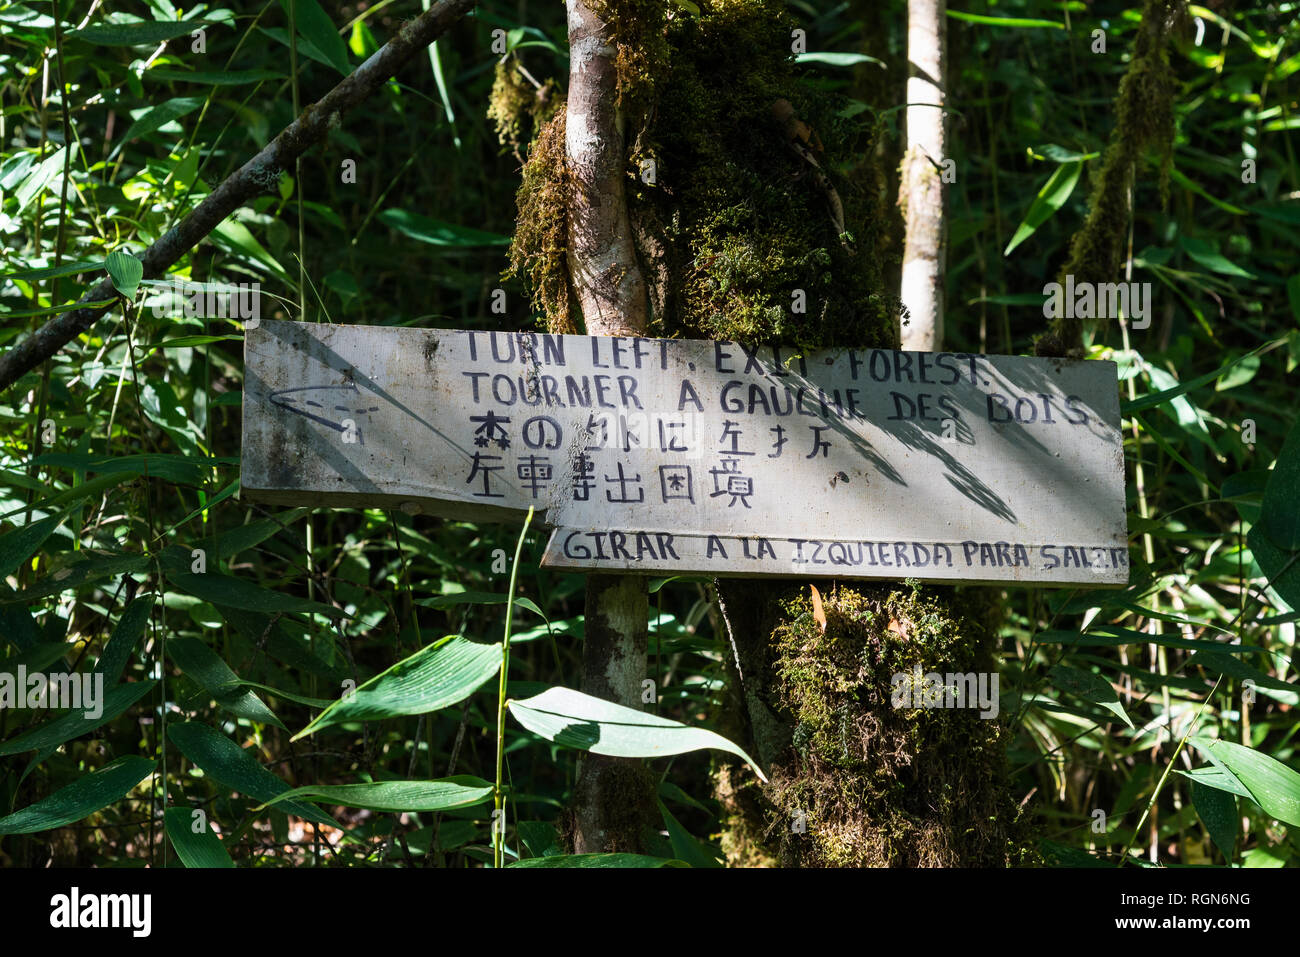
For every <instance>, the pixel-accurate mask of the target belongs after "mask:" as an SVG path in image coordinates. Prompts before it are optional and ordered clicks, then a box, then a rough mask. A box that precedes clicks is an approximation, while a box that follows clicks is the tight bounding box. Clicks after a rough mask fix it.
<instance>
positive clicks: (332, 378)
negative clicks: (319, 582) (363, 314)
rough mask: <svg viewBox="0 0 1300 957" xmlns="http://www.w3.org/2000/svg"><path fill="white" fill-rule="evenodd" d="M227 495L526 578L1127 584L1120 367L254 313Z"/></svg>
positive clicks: (943, 354)
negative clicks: (529, 557)
mask: <svg viewBox="0 0 1300 957" xmlns="http://www.w3.org/2000/svg"><path fill="white" fill-rule="evenodd" d="M245 350H246V351H245V358H246V369H245V386H244V449H243V473H242V477H241V479H242V494H243V495H244V496H245V497H246V498H249V499H251V500H253V501H261V502H268V503H278V504H293V505H301V504H309V505H318V506H345V507H346V506H383V507H400V508H403V509H405V510H407V511H409V512H427V513H430V514H438V515H444V516H447V517H451V518H460V519H468V520H494V519H510V518H516V517H520V516H522V514H523V512H524V511H525V510H526V509H527V508H528V507H529V506H536V507H537V508H538V509H539V510H544V511H545V513H546V516H545V517H546V520H547V521H548V522H549V523H550V524H551V525H553V526H555V530H554V532H553V533H552V535H551V539H550V542H549V544H548V546H547V549H546V554H545V557H544V558H543V564H544V565H549V566H555V567H562V568H575V569H602V570H607V571H615V570H626V571H633V572H653V573H664V572H668V573H674V574H690V573H696V574H709V575H721V576H746V577H748V576H762V575H770V576H793V577H814V576H816V577H835V578H916V579H921V580H934V581H969V582H1025V583H1029V582H1039V583H1045V584H1054V585H1065V584H1076V583H1077V584H1086V585H1112V586H1114V585H1123V584H1126V583H1127V581H1128V548H1127V529H1126V522H1125V511H1124V461H1123V444H1122V440H1121V435H1120V428H1119V390H1118V388H1117V376H1116V367H1115V365H1114V363H1111V362H1100V361H1068V360H1058V359H1036V358H1023V357H1015V356H978V355H969V354H963V353H950V352H939V353H921V352H894V351H891V350H872V349H861V350H851V349H841V350H834V351H824V352H809V353H806V354H802V353H798V352H796V351H794V350H792V349H789V348H783V347H771V346H764V347H749V346H744V345H740V344H738V343H731V342H717V343H715V342H697V341H687V340H667V339H639V338H606V337H594V336H553V335H543V334H535V333H486V332H467V331H448V330H422V329H405V328H391V327H376V326H347V325H317V324H308V323H295V322H272V321H264V322H263V323H262V324H261V325H260V327H259V328H258V329H256V330H251V331H249V333H248V336H247V340H246V347H245Z"/></svg>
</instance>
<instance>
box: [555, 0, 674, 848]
mask: <svg viewBox="0 0 1300 957" xmlns="http://www.w3.org/2000/svg"><path fill="white" fill-rule="evenodd" d="M568 11H569V50H570V73H569V95H568V101H567V106H566V116H565V141H564V147H565V149H564V153H565V167H566V169H567V170H568V176H567V179H568V182H569V185H570V191H569V196H568V203H567V210H566V215H567V235H568V237H569V243H568V269H569V276H570V277H571V282H572V293H573V298H574V299H575V300H576V302H577V304H578V309H579V311H580V314H581V315H582V318H583V321H584V323H585V325H586V329H587V332H588V334H590V335H597V336H602V335H603V336H618V335H645V332H646V286H645V279H644V278H643V277H642V274H641V269H640V266H639V265H638V262H637V257H636V254H635V251H634V249H633V246H632V233H631V226H630V225H629V222H628V214H627V202H626V199H625V196H624V189H623V168H624V149H623V123H624V120H623V116H622V114H621V111H620V110H619V109H618V105H617V97H616V87H617V83H618V75H617V71H616V69H615V65H614V55H615V49H614V46H613V44H612V41H611V31H610V27H609V24H608V23H606V22H605V21H604V20H602V19H601V18H600V17H599V16H597V15H596V13H595V12H594V11H593V10H592V9H591V7H590V6H589V5H588V4H587V3H586V2H585V0H569V5H568ZM586 599H587V600H586V615H585V618H586V629H585V635H584V638H583V650H582V666H583V677H582V690H583V691H584V692H586V693H587V694H591V695H595V696H597V697H601V698H605V699H607V700H609V701H615V702H617V703H619V704H621V705H626V706H627V707H630V708H639V707H640V706H641V682H642V680H643V679H644V678H645V673H646V639H647V628H648V622H649V600H648V596H647V594H646V581H645V578H644V577H642V576H639V575H589V576H588V577H587V595H586ZM654 807H655V804H654V780H653V777H652V776H651V775H650V774H649V773H648V771H647V769H646V768H645V767H644V766H643V765H642V763H641V762H639V761H632V760H627V759H621V758H611V757H605V756H603V755H598V754H587V755H583V756H582V758H581V759H580V760H579V762H578V777H577V782H576V785H575V788H574V802H573V807H572V809H571V813H570V816H569V828H568V830H569V832H570V835H571V839H572V844H573V850H574V852H575V853H578V854H587V853H602V852H631V853H636V852H638V851H640V850H642V846H643V839H642V835H643V832H644V830H645V828H646V827H647V826H649V825H650V823H651V822H652V821H653V813H654Z"/></svg>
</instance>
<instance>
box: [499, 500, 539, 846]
mask: <svg viewBox="0 0 1300 957" xmlns="http://www.w3.org/2000/svg"><path fill="white" fill-rule="evenodd" d="M532 522H533V508H532V506H529V508H528V514H527V515H526V516H524V527H523V529H521V530H520V532H519V541H517V542H516V543H515V560H514V563H513V564H512V565H511V566H510V591H508V592H507V593H506V633H505V637H504V638H503V639H502V641H501V676H500V678H499V679H498V684H497V776H496V787H495V789H494V790H493V792H492V807H493V814H492V866H493V867H501V866H502V854H503V852H504V845H505V817H504V814H505V812H504V810H503V808H504V804H505V792H504V789H503V788H502V786H501V769H502V767H503V766H504V764H505V754H506V678H507V675H508V673H509V671H510V626H511V620H510V619H511V616H512V615H513V614H514V610H515V578H516V576H517V575H518V574H519V556H520V555H521V554H522V553H523V550H524V537H525V536H526V535H527V534H528V526H529V525H531V524H532Z"/></svg>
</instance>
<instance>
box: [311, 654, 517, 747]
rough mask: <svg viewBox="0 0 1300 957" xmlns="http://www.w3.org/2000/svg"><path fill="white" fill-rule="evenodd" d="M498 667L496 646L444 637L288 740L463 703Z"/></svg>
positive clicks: (499, 658) (391, 669) (340, 703)
mask: <svg viewBox="0 0 1300 957" xmlns="http://www.w3.org/2000/svg"><path fill="white" fill-rule="evenodd" d="M500 667H501V645H500V643H497V644H493V645H481V644H478V643H477V642H473V641H469V640H468V639H465V638H460V637H457V636H455V635H449V636H447V637H446V638H443V639H442V640H441V641H438V642H436V643H434V644H432V645H429V646H428V647H426V648H422V649H420V650H419V651H417V652H416V653H415V654H413V655H411V656H410V657H408V658H404V659H402V660H401V661H399V662H398V663H397V664H395V665H393V666H392V667H391V668H389V669H388V670H387V671H385V672H383V673H382V674H379V675H376V676H375V677H374V678H371V679H370V680H369V681H367V682H366V683H365V684H363V685H362V686H361V687H359V688H357V689H356V691H354V692H352V693H351V694H349V695H347V696H346V697H344V698H342V699H340V700H339V701H336V702H335V703H334V704H332V705H330V706H329V707H328V708H326V709H325V710H324V711H322V712H321V713H320V714H318V715H317V716H316V717H315V719H314V720H313V721H312V722H311V723H310V724H308V725H307V727H305V728H303V729H302V730H301V731H299V732H298V733H297V734H296V735H294V736H293V739H292V740H294V741H297V740H298V739H299V738H301V737H304V736H306V735H310V734H315V733H316V732H317V731H320V730H321V729H323V728H328V727H329V726H330V725H333V724H338V723H340V722H342V721H370V720H374V719H376V718H393V717H398V716H400V715H406V714H425V713H427V712H429V711H437V710H438V709H440V708H445V707H447V706H448V705H453V704H455V703H456V702H458V701H463V700H464V699H466V698H468V697H469V696H470V695H471V694H473V693H474V692H475V691H477V690H478V689H479V688H480V687H481V686H482V684H483V683H484V682H485V681H487V680H488V679H489V678H491V677H492V676H493V675H494V674H496V673H497V669H499V668H500Z"/></svg>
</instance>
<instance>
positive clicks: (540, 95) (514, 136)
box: [487, 57, 564, 159]
mask: <svg viewBox="0 0 1300 957" xmlns="http://www.w3.org/2000/svg"><path fill="white" fill-rule="evenodd" d="M563 105H564V102H563V99H562V98H561V97H559V96H558V95H557V94H556V91H555V81H554V80H547V81H546V82H545V83H543V84H542V85H541V86H540V87H535V86H533V84H532V83H530V82H529V81H528V79H527V78H526V77H525V76H524V74H523V71H522V70H521V69H520V67H519V65H518V64H516V63H515V61H514V58H513V57H507V58H506V59H504V60H501V61H500V62H498V63H497V65H496V72H495V75H494V78H493V81H492V93H491V95H490V97H489V99H488V109H487V116H488V119H490V120H491V121H492V124H493V126H494V127H495V128H496V131H497V139H498V140H499V141H500V142H501V145H502V146H509V147H510V148H511V150H513V151H514V154H515V155H516V156H518V157H520V158H521V159H522V157H523V154H524V152H525V149H526V147H527V146H528V143H529V141H530V140H531V139H532V137H533V133H534V132H535V131H537V130H540V129H541V127H542V126H543V125H544V124H545V123H546V122H547V120H549V119H550V118H551V117H552V116H554V115H555V111H556V110H557V109H558V108H559V107H561V106H563Z"/></svg>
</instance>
